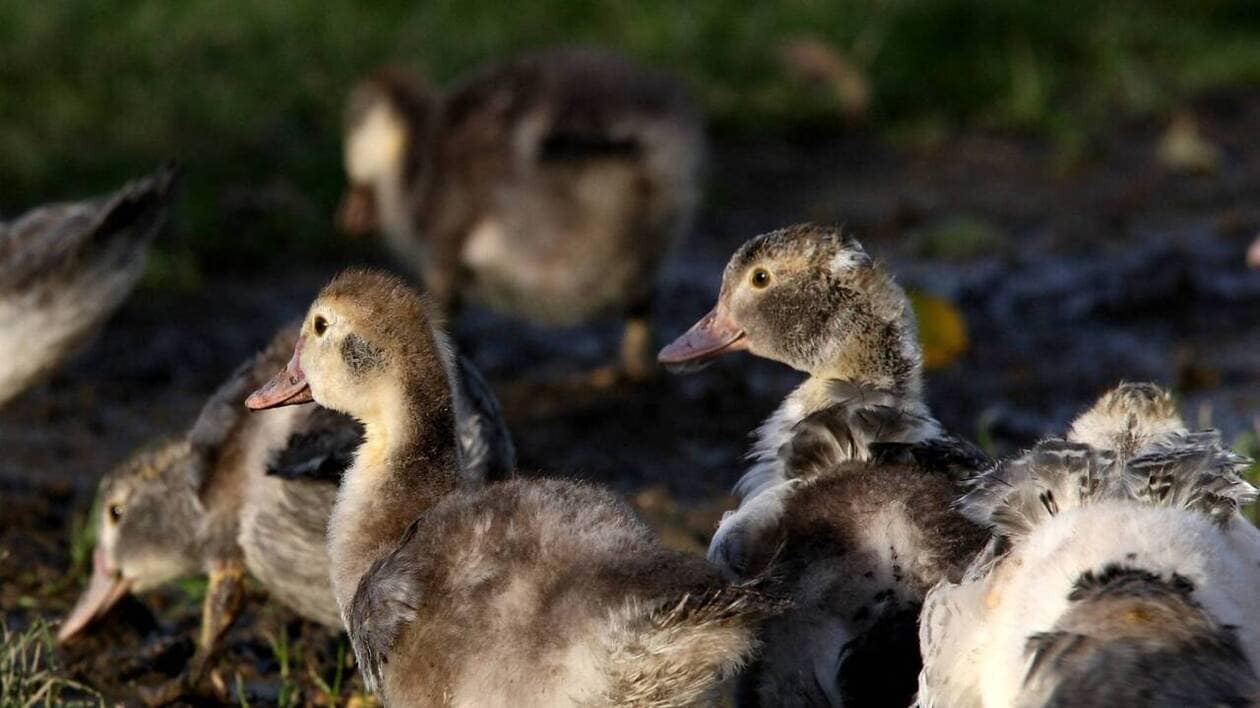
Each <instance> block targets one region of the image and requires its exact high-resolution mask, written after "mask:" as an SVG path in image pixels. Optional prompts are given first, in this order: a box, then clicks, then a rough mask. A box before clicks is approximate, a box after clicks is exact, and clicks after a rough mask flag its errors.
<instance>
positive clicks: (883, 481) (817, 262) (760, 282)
mask: <svg viewBox="0 0 1260 708" xmlns="http://www.w3.org/2000/svg"><path fill="white" fill-rule="evenodd" d="M737 350H747V351H749V352H751V353H752V354H755V355H757V356H761V357H764V358H767V359H772V360H774V361H778V362H782V363H784V364H787V365H788V366H791V367H793V368H795V369H797V370H800V371H803V372H806V373H807V374H809V378H808V379H807V380H806V381H805V382H804V383H803V384H801V385H800V387H798V388H797V389H796V390H795V391H793V392H792V393H791V394H789V395H788V397H787V399H786V400H785V401H784V402H783V404H782V405H781V406H780V407H779V409H778V410H777V411H775V412H774V414H773V415H771V416H770V418H769V419H768V420H767V421H766V422H765V423H764V424H763V425H762V426H761V427H760V428H759V429H758V430H757V433H756V442H755V443H754V446H753V450H752V452H751V454H750V457H751V458H752V460H753V465H752V467H751V468H750V469H749V470H748V471H747V472H746V473H745V474H744V476H743V478H742V479H741V480H740V481H739V484H738V485H737V486H736V494H737V495H738V496H739V497H740V504H739V508H738V509H737V510H735V511H733V512H728V514H727V515H726V516H725V517H724V518H723V520H722V523H721V524H720V526H719V528H718V530H717V533H716V535H715V537H714V539H713V542H712V545H711V546H710V547H709V558H710V560H712V561H713V562H714V563H716V564H718V565H719V566H720V567H721V568H723V569H724V570H725V571H726V572H727V573H728V574H729V575H730V576H732V577H736V578H749V577H757V576H761V575H765V576H767V577H769V578H770V582H771V587H774V588H777V589H778V591H779V592H782V593H783V594H786V595H787V596H789V597H790V598H791V599H792V600H793V608H792V609H791V610H789V611H788V612H786V613H784V614H783V615H781V616H780V617H777V618H775V619H772V620H770V621H769V623H768V625H767V629H766V632H765V644H766V646H765V650H764V653H763V656H762V657H761V659H760V660H759V662H758V664H757V665H756V666H755V667H753V669H752V671H750V672H749V675H748V677H747V679H746V681H745V689H746V694H747V695H745V696H744V697H743V698H744V701H745V702H747V703H749V704H761V705H828V704H830V705H851V704H859V705H860V704H868V703H873V704H880V705H895V704H897V703H898V702H901V704H902V705H905V704H907V703H908V702H909V701H910V700H911V697H912V696H913V694H914V690H915V682H916V679H917V676H918V670H919V655H918V645H917V625H916V619H917V616H918V610H919V606H920V604H921V602H922V600H923V597H924V595H925V593H926V592H927V590H928V589H929V588H931V587H932V585H933V584H935V583H936V582H937V581H938V580H941V579H942V578H952V579H958V578H959V577H961V573H962V571H963V570H964V569H965V568H966V565H967V563H968V562H969V561H970V559H971V557H972V556H973V555H974V553H975V552H976V551H977V550H978V549H979V548H980V547H981V545H982V544H983V541H984V538H985V536H984V533H983V531H982V530H981V529H980V528H979V527H978V526H975V525H974V524H972V523H971V522H969V521H968V520H967V519H965V518H964V517H963V516H962V515H961V514H959V513H958V512H957V511H956V510H955V509H954V507H953V503H954V502H955V500H956V499H957V497H958V496H959V494H960V493H961V492H960V488H959V487H958V484H957V480H958V479H959V478H962V477H965V476H968V475H970V474H974V473H976V472H978V471H979V470H981V469H983V468H984V467H986V466H987V465H988V464H989V462H988V459H987V457H986V456H985V455H984V454H983V453H981V452H980V451H978V450H977V449H976V448H975V447H974V446H971V445H969V444H967V443H965V442H963V441H960V440H958V439H957V438H954V437H952V436H950V435H947V434H945V433H944V432H943V431H942V430H941V426H940V425H939V424H938V423H937V421H936V420H935V419H933V418H932V417H931V415H930V414H929V412H928V409H927V406H926V404H925V403H924V401H923V398H922V393H921V388H922V384H921V368H922V364H921V355H920V349H919V344H918V341H917V339H916V336H915V321H914V314H913V312H912V309H911V307H910V305H909V302H908V301H907V298H906V295H905V293H904V292H903V291H902V289H901V288H900V287H899V286H898V285H897V284H896V283H895V282H894V280H893V278H892V276H891V275H890V274H889V273H888V272H887V271H886V270H885V269H884V268H883V267H882V266H880V265H879V264H878V263H876V262H875V261H873V260H872V259H871V258H870V256H868V255H867V253H866V252H865V251H864V250H863V248H862V246H861V245H860V244H859V243H858V242H857V241H856V240H854V239H852V238H850V237H848V236H846V235H844V234H843V233H842V232H841V231H840V230H839V229H834V228H825V227H820V226H813V225H800V226H793V227H790V228H786V229H782V230H779V231H775V232H772V233H769V234H765V235H762V236H758V237H756V238H754V239H752V240H750V241H749V242H747V243H745V244H744V245H743V246H742V247H740V249H739V250H738V251H736V253H735V255H734V256H733V257H732V258H731V260H730V262H729V264H728V265H727V267H726V271H725V273H724V275H723V279H722V288H721V292H720V294H719V295H718V301H717V305H716V306H715V307H714V308H713V311H712V312H710V313H709V314H708V315H706V316H705V317H704V318H703V319H701V320H700V321H699V322H698V323H697V324H696V325H695V326H694V327H692V328H691V329H690V330H689V331H688V332H686V333H685V334H683V335H682V336H681V337H679V338H678V340H677V341H675V342H674V343H673V344H671V345H669V346H668V347H666V348H665V349H664V350H663V351H662V352H661V354H660V360H661V362H662V363H664V364H665V365H666V366H669V367H671V368H674V369H686V368H690V367H694V366H698V365H702V364H704V363H706V362H708V361H710V360H712V359H713V358H714V357H716V356H719V355H721V354H724V353H727V352H732V351H737Z"/></svg>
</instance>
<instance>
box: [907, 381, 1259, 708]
mask: <svg viewBox="0 0 1260 708" xmlns="http://www.w3.org/2000/svg"><path fill="white" fill-rule="evenodd" d="M1170 401H1171V399H1170V397H1169V396H1168V395H1167V393H1166V392H1164V391H1162V390H1161V389H1159V388H1157V387H1155V386H1150V385H1144V384H1139V385H1132V384H1129V385H1125V386H1122V387H1120V388H1119V389H1117V390H1115V391H1112V392H1109V393H1108V394H1106V395H1105V396H1103V398H1102V399H1101V400H1100V401H1099V402H1098V403H1097V405H1095V406H1094V407H1093V408H1092V409H1090V410H1089V411H1087V412H1086V413H1085V414H1083V415H1082V416H1081V417H1080V418H1078V419H1077V421H1076V422H1075V423H1074V424H1073V426H1072V430H1073V435H1072V437H1074V438H1076V439H1077V440H1076V441H1072V440H1056V439H1050V440H1046V441H1044V442H1041V443H1039V444H1038V445H1037V446H1035V447H1034V448H1033V449H1032V450H1031V451H1029V452H1028V453H1026V454H1025V455H1023V456H1022V457H1019V458H1017V459H1014V460H1011V461H1008V462H1004V463H1002V464H1000V465H998V466H997V467H995V468H994V469H993V470H991V471H989V472H986V473H985V474H984V475H983V476H982V477H980V478H979V479H978V480H977V481H976V486H975V489H973V490H972V491H971V492H969V493H968V495H967V496H966V497H965V498H964V500H963V502H962V504H963V508H964V510H965V512H966V513H967V514H968V516H971V517H972V518H974V519H976V520H977V521H979V522H981V523H984V524H986V525H987V526H990V527H991V529H992V537H993V540H992V542H991V543H990V550H991V552H990V553H986V554H982V555H981V556H980V557H978V558H977V559H976V561H975V562H974V563H973V565H972V567H971V568H969V569H968V571H967V573H966V576H965V577H964V579H963V581H962V582H959V583H953V582H946V583H942V584H941V585H939V586H938V587H936V588H934V589H933V590H932V592H931V593H930V594H929V596H928V599H927V602H926V604H925V606H924V610H923V617H922V633H921V637H920V639H921V642H922V649H923V655H924V669H923V672H922V674H921V676H920V690H919V697H918V702H919V705H921V706H925V707H927V706H1069V705H1070V706H1086V707H1088V706H1115V705H1142V706H1221V705H1231V706H1232V705H1238V706H1242V705H1255V704H1256V701H1257V700H1260V676H1258V675H1257V668H1258V667H1260V664H1258V663H1257V661H1260V623H1257V622H1256V619H1255V618H1256V617H1257V612H1258V611H1260V597H1258V596H1257V595H1256V592H1255V588H1256V586H1257V582H1260V569H1258V566H1260V532H1258V531H1257V530H1256V528H1255V527H1254V526H1252V525H1251V524H1250V523H1249V522H1248V521H1247V520H1246V519H1245V518H1243V517H1242V516H1241V515H1240V514H1239V508H1240V507H1241V506H1242V505H1243V504H1246V503H1248V502H1249V501H1251V500H1253V499H1254V498H1255V493H1256V492H1255V488H1254V487H1252V486H1251V485H1250V484H1248V483H1247V482H1245V481H1244V480H1243V479H1242V478H1241V477H1239V475H1238V473H1239V471H1241V470H1242V469H1244V468H1245V467H1246V466H1247V464H1248V461H1247V460H1245V459H1243V458H1242V457H1240V456H1238V455H1236V454H1234V453H1232V452H1230V451H1229V450H1228V449H1226V448H1225V447H1224V446H1222V445H1221V441H1220V437H1219V435H1217V434H1216V433H1215V432H1212V431H1205V432H1198V433H1192V432H1188V431H1187V430H1186V429H1185V428H1184V426H1183V424H1182V423H1181V419H1180V417H1179V416H1177V415H1176V412H1175V409H1173V408H1172V407H1171V403H1170ZM1103 421H1111V423H1112V427H1111V428H1110V430H1108V429H1107V428H1106V427H1105V426H1104V425H1103ZM1083 431H1089V432H1088V434H1085V435H1083V434H1082V432H1083ZM1135 433H1136V434H1135ZM1084 440H1088V441H1089V442H1088V443H1086V442H1083V441H1084Z"/></svg>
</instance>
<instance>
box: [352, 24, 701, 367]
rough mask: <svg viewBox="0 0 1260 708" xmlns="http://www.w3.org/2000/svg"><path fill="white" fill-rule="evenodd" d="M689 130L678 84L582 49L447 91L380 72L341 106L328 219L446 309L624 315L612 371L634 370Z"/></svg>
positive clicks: (688, 103) (547, 54)
mask: <svg viewBox="0 0 1260 708" xmlns="http://www.w3.org/2000/svg"><path fill="white" fill-rule="evenodd" d="M701 123H702V121H701V119H700V113H699V111H698V110H697V108H696V106H695V105H694V103H693V101H692V100H691V98H690V97H689V96H688V94H687V92H686V91H685V89H684V88H683V87H682V85H681V84H679V83H678V82H677V81H675V80H674V79H672V78H670V77H668V76H666V75H664V74H661V73H658V72H655V71H651V70H648V69H645V68H642V67H639V66H636V65H635V64H633V63H632V62H630V61H629V60H627V59H625V58H623V57H620V56H618V55H615V54H611V53H608V52H604V51H597V50H593V49H553V50H549V51H542V52H538V53H534V54H528V55H524V56H521V57H519V58H517V59H514V60H512V61H509V62H507V63H504V64H499V65H494V66H490V67H486V68H485V69H483V70H481V71H478V72H476V73H475V74H473V75H472V76H470V77H468V78H467V79H465V80H463V81H462V82H460V83H459V84H457V85H456V86H454V87H453V88H452V89H451V90H449V91H447V92H446V93H445V94H442V93H439V92H438V91H437V90H435V89H434V88H433V87H431V86H429V85H428V84H427V83H426V82H425V81H424V80H423V79H421V78H419V77H417V76H413V75H411V74H409V73H407V72H405V71H402V70H399V69H385V70H381V71H379V72H377V73H375V74H373V75H372V76H370V77H368V78H367V79H365V80H364V81H363V82H361V83H360V84H359V85H358V86H357V87H356V88H355V89H354V91H353V93H352V94H351V96H350V99H349V102H348V107H347V113H346V139H345V168H346V173H347V175H348V178H349V187H348V191H347V194H346V196H345V198H344V199H343V201H342V206H341V208H340V209H339V212H338V222H339V224H340V226H341V227H342V229H343V230H346V231H350V232H352V233H365V232H368V231H372V230H376V229H377V228H379V229H380V230H382V231H383V232H384V235H385V237H386V240H387V242H388V244H389V246H390V247H391V248H392V249H393V250H394V251H395V253H396V254H397V255H398V256H399V257H400V258H401V259H402V260H404V261H405V262H407V263H408V264H410V265H411V266H413V267H414V268H415V269H416V271H417V272H418V273H419V274H420V275H421V276H422V278H423V279H424V282H425V285H426V287H427V289H428V291H429V293H430V294H431V295H432V296H433V297H434V298H435V299H436V300H437V302H438V304H439V306H441V307H442V308H444V309H446V310H453V309H455V308H456V307H457V306H458V304H459V302H460V301H461V300H463V299H467V300H470V301H474V302H477V303H480V304H482V305H485V306H488V307H489V308H491V309H494V310H497V311H500V312H503V313H506V314H509V315H511V316H515V317H519V318H523V319H525V320H528V321H532V322H535V323H539V324H543V325H571V324H576V323H580V322H585V321H589V320H591V319H593V318H596V317H600V316H606V315H622V316H625V317H626V318H627V320H626V322H627V323H626V328H625V333H624V338H623V342H622V353H621V367H620V372H619V373H622V374H625V375H627V376H629V377H630V378H644V377H647V376H650V375H651V374H652V372H653V368H654V367H653V366H652V360H651V335H650V332H651V327H650V315H651V306H652V297H653V292H654V289H655V280H656V277H657V273H658V270H659V268H660V266H661V264H662V262H663V261H664V259H665V257H666V256H667V255H668V253H669V252H670V250H671V249H672V248H673V247H674V246H675V245H676V244H677V242H678V241H679V240H680V239H681V237H682V236H683V234H684V233H685V232H686V231H687V230H688V229H689V227H690V223H691V220H692V216H693V213H694V211H695V205H696V201H697V194H698V179H699V177H698V175H699V172H700V168H701V164H702V161H703V153H704V146H703V144H704V138H703V127H702V124H701Z"/></svg>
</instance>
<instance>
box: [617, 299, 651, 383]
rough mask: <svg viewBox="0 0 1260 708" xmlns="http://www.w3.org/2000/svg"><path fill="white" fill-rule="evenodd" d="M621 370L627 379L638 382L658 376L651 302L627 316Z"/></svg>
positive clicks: (622, 340) (634, 309) (623, 336)
mask: <svg viewBox="0 0 1260 708" xmlns="http://www.w3.org/2000/svg"><path fill="white" fill-rule="evenodd" d="M621 370H622V373H623V375H624V376H625V377H626V378H627V379H629V380H630V381H636V382H637V381H647V380H648V379H650V378H652V377H653V376H655V375H656V353H655V352H653V351H652V306H651V303H650V302H648V303H645V304H643V305H640V306H638V307H635V308H633V309H631V311H630V312H629V314H628V315H627V316H626V328H625V330H624V332H623V333H622V335H621Z"/></svg>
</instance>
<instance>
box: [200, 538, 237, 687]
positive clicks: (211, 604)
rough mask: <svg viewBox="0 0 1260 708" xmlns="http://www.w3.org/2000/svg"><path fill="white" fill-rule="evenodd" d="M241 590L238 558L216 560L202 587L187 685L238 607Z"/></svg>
mask: <svg viewBox="0 0 1260 708" xmlns="http://www.w3.org/2000/svg"><path fill="white" fill-rule="evenodd" d="M244 594H245V569H244V567H242V566H241V563H240V561H237V560H228V561H217V562H216V563H215V564H214V566H213V567H211V569H210V587H208V588H207V589H206V598H205V601H204V602H203V603H202V606H201V634H200V635H199V636H198V638H197V651H196V652H195V653H194V654H193V657H192V659H191V660H190V661H189V662H188V669H187V674H188V678H189V681H190V685H195V684H196V683H197V682H199V681H200V680H201V677H202V676H203V675H204V673H205V670H206V665H207V664H208V663H209V661H210V657H211V656H213V655H214V650H215V649H216V648H218V645H219V640H220V639H222V638H223V634H224V633H225V632H227V630H228V628H229V627H231V626H232V623H233V622H235V621H236V616H237V615H238V614H239V613H240V611H241V598H242V597H243V596H244Z"/></svg>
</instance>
